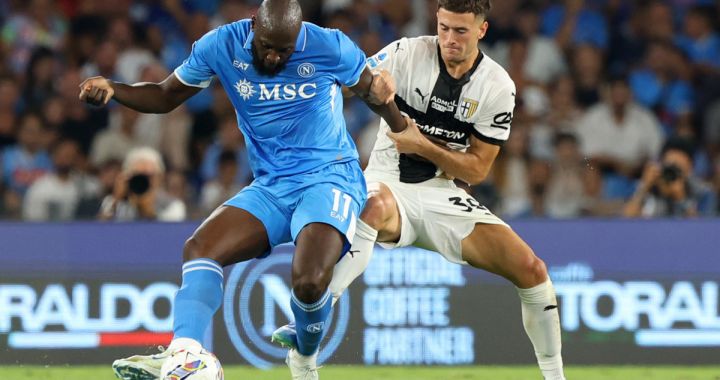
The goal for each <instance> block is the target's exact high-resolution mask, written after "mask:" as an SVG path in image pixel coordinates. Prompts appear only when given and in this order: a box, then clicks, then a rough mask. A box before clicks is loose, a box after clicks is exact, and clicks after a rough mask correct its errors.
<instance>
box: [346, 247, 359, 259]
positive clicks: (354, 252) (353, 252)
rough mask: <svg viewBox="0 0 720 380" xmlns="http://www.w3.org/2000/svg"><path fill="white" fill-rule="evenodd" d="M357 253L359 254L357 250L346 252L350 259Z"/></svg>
mask: <svg viewBox="0 0 720 380" xmlns="http://www.w3.org/2000/svg"><path fill="white" fill-rule="evenodd" d="M358 252H360V250H359V249H358V250H355V251H353V250H350V251H348V255H350V257H352V258H355V254H356V253H358Z"/></svg>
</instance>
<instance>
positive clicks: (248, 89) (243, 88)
mask: <svg viewBox="0 0 720 380" xmlns="http://www.w3.org/2000/svg"><path fill="white" fill-rule="evenodd" d="M235 90H237V92H238V94H240V96H241V97H242V98H243V100H248V99H250V98H252V97H253V95H255V88H254V87H253V85H252V83H250V82H248V81H247V80H245V79H241V80H239V81H237V83H235Z"/></svg>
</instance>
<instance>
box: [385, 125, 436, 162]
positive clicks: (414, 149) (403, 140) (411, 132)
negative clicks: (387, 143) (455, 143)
mask: <svg viewBox="0 0 720 380" xmlns="http://www.w3.org/2000/svg"><path fill="white" fill-rule="evenodd" d="M405 121H406V122H407V127H406V128H405V129H404V130H403V131H402V132H398V133H394V132H392V131H388V133H387V136H388V137H389V138H390V140H392V141H393V142H394V143H395V148H396V149H397V151H398V152H399V153H405V154H420V153H421V152H422V151H423V149H424V147H425V146H426V144H432V143H431V142H430V140H428V139H427V138H425V136H423V135H422V133H421V132H420V129H418V126H417V124H415V121H414V120H412V119H410V118H408V117H405Z"/></svg>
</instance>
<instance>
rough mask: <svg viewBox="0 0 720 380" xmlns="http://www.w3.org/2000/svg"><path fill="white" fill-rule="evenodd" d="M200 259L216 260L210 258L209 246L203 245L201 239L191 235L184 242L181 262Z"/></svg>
mask: <svg viewBox="0 0 720 380" xmlns="http://www.w3.org/2000/svg"><path fill="white" fill-rule="evenodd" d="M200 258H209V259H213V260H216V258H214V257H211V255H210V249H209V246H208V245H207V244H204V242H203V240H202V239H199V238H198V237H196V236H194V235H193V236H191V237H190V238H189V239H187V240H186V241H185V245H184V246H183V261H184V262H187V261H190V260H195V259H200Z"/></svg>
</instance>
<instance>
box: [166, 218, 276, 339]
mask: <svg viewBox="0 0 720 380" xmlns="http://www.w3.org/2000/svg"><path fill="white" fill-rule="evenodd" d="M269 248H270V243H269V240H268V236H267V233H266V231H265V226H264V225H263V223H262V222H261V221H260V220H259V219H257V218H256V217H255V216H253V215H252V214H251V213H249V212H248V211H246V210H244V209H241V208H236V207H233V206H221V207H219V208H218V209H217V210H215V212H213V213H212V214H211V215H210V217H208V218H207V219H206V220H205V221H204V222H203V223H202V224H201V225H200V227H198V229H197V230H196V231H195V232H194V233H193V235H192V236H191V237H190V238H189V239H188V240H187V241H186V242H185V247H184V249H183V261H184V264H183V275H182V285H181V287H180V290H178V292H177V294H176V295H175V307H174V310H175V312H174V316H173V331H174V340H177V339H187V338H189V339H192V340H194V341H196V342H201V341H202V338H203V336H204V334H205V330H206V329H207V327H208V326H209V325H210V321H211V320H212V316H213V315H214V314H215V312H216V311H217V310H218V309H219V308H220V304H221V303H222V295H223V272H222V267H224V266H226V265H230V264H233V263H236V262H241V261H246V260H249V259H253V258H256V257H258V256H260V255H261V254H263V253H264V252H266V251H268V250H269Z"/></svg>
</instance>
